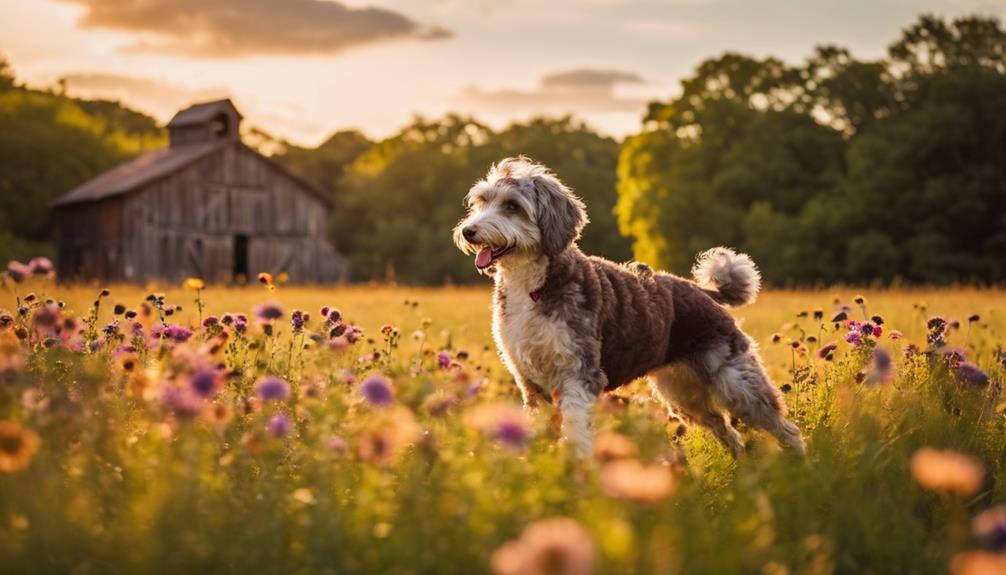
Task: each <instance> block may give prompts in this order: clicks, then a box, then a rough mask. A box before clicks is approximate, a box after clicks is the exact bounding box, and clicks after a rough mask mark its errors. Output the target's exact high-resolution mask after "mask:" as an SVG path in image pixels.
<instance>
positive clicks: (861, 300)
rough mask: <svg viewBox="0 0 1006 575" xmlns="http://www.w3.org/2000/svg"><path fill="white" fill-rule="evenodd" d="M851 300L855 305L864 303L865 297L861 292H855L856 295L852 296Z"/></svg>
mask: <svg viewBox="0 0 1006 575" xmlns="http://www.w3.org/2000/svg"><path fill="white" fill-rule="evenodd" d="M852 301H854V302H856V305H863V304H865V303H866V298H865V297H863V296H862V295H861V294H857V295H856V297H854V298H852Z"/></svg>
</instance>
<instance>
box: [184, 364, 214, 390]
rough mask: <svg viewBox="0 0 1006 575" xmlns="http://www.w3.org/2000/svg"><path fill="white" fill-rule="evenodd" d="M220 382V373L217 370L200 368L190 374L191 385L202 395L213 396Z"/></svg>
mask: <svg viewBox="0 0 1006 575" xmlns="http://www.w3.org/2000/svg"><path fill="white" fill-rule="evenodd" d="M219 384H220V375H219V374H218V373H217V371H216V370H213V369H208V368H205V367H204V368H199V369H197V370H195V371H194V372H192V375H190V376H189V387H191V388H192V391H194V392H196V395H198V396H200V397H212V396H213V395H214V394H215V393H216V392H217V387H218V386H219Z"/></svg>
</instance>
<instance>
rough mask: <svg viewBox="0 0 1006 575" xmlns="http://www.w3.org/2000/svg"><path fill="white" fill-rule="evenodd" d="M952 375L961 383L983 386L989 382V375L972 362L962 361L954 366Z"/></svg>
mask: <svg viewBox="0 0 1006 575" xmlns="http://www.w3.org/2000/svg"><path fill="white" fill-rule="evenodd" d="M954 377H956V378H957V381H958V382H959V383H961V384H963V385H970V386H973V387H985V386H986V385H988V384H989V376H988V375H986V374H985V372H984V371H982V369H981V368H980V367H978V366H977V365H975V364H974V363H971V362H970V361H962V362H960V363H958V364H957V365H956V367H954Z"/></svg>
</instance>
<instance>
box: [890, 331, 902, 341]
mask: <svg viewBox="0 0 1006 575" xmlns="http://www.w3.org/2000/svg"><path fill="white" fill-rule="evenodd" d="M887 337H889V338H891V339H892V340H893V341H898V340H899V339H901V338H902V337H903V336H902V333H901V332H900V331H898V330H896V329H892V330H891V331H889V332H888V333H887Z"/></svg>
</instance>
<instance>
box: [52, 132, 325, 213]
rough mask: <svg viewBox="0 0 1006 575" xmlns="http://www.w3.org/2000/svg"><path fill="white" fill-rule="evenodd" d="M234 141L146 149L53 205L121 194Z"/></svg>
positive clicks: (303, 185)
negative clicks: (149, 150) (145, 151)
mask: <svg viewBox="0 0 1006 575" xmlns="http://www.w3.org/2000/svg"><path fill="white" fill-rule="evenodd" d="M230 145H234V142H231V141H228V140H214V141H212V142H204V143H201V144H188V145H185V146H175V147H170V146H169V147H167V148H161V149H159V150H154V151H152V152H147V153H145V154H142V155H140V156H137V157H136V158H134V159H132V160H130V161H128V162H126V163H124V164H120V165H118V166H116V167H114V168H112V169H111V170H109V171H107V172H105V173H103V174H101V175H99V176H97V177H95V178H94V179H92V180H89V181H87V182H84V183H83V184H81V185H79V186H77V187H76V188H74V189H72V190H70V191H69V192H67V193H65V194H63V195H62V196H60V197H58V198H56V199H55V200H53V202H52V204H51V205H52V206H53V207H59V206H68V205H71V204H79V203H82V202H93V201H97V200H103V199H105V198H109V197H112V196H117V195H120V194H125V193H127V192H131V191H133V190H136V189H137V188H140V187H142V186H145V185H147V184H149V183H151V182H153V181H155V180H158V179H160V178H163V177H165V176H168V175H170V174H172V173H174V172H176V171H178V170H180V169H182V168H184V167H186V166H188V165H189V164H191V163H193V162H196V161H198V160H200V159H202V158H205V157H206V156H208V155H210V154H212V153H213V152H215V151H217V150H219V149H221V148H224V147H227V146H230ZM237 146H238V147H239V148H240V149H243V150H246V151H248V152H250V153H252V154H254V155H255V156H256V157H258V158H259V159H260V160H262V161H263V162H266V163H267V164H269V165H270V166H272V167H273V168H275V169H276V170H277V171H279V172H280V173H281V174H283V175H284V176H285V177H287V178H289V179H291V180H293V181H294V182H296V183H297V184H298V185H299V186H300V187H301V188H303V189H304V190H305V191H306V192H308V193H309V194H311V195H313V196H314V197H316V198H317V199H319V200H320V201H321V202H322V203H323V204H325V205H326V206H328V207H332V201H331V200H330V199H329V198H328V196H326V195H325V194H323V193H322V192H321V191H320V190H318V188H316V187H314V186H313V185H311V184H310V183H308V182H307V181H306V180H304V179H303V178H300V177H299V176H297V175H295V174H293V173H292V172H290V171H289V170H287V169H286V168H285V167H284V166H282V165H281V164H280V163H279V162H276V161H274V160H272V159H270V158H267V157H265V156H263V155H262V154H260V153H258V152H257V151H256V150H254V149H252V148H249V147H248V146H246V145H245V144H243V143H238V144H237Z"/></svg>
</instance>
